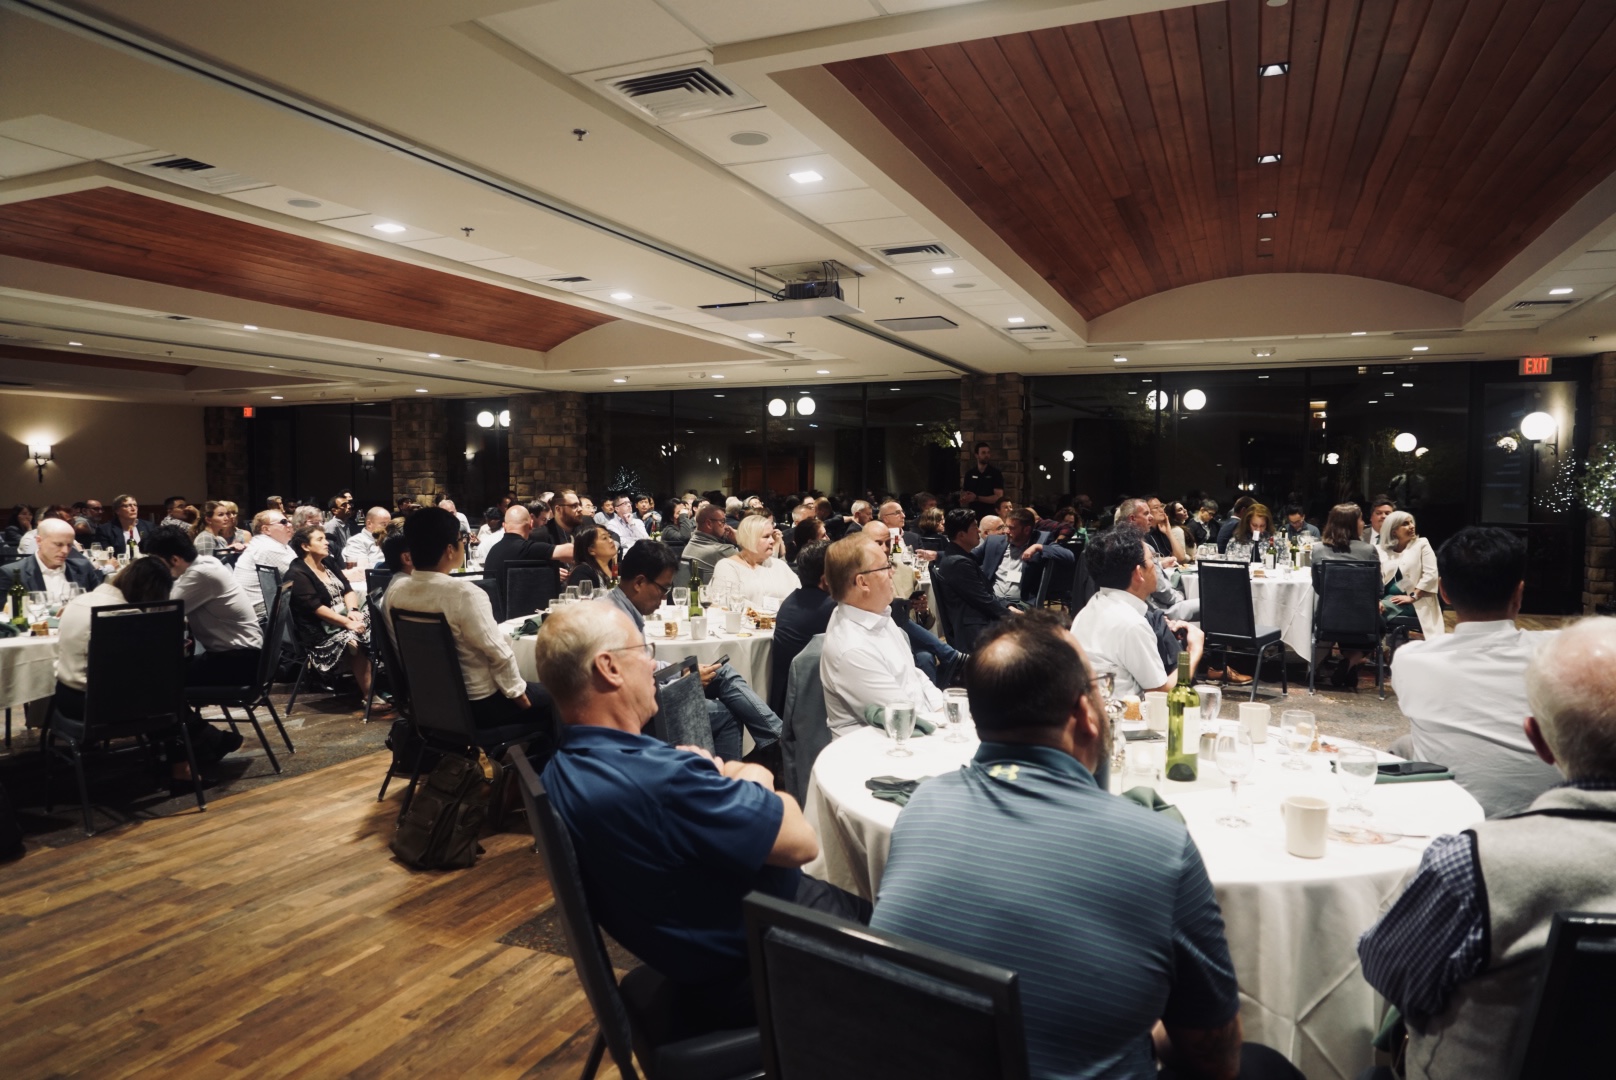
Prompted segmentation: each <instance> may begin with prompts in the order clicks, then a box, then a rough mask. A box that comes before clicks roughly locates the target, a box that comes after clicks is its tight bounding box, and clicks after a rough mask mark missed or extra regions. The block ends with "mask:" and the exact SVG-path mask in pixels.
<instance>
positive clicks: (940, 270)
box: [931, 266, 954, 277]
mask: <svg viewBox="0 0 1616 1080" xmlns="http://www.w3.org/2000/svg"><path fill="white" fill-rule="evenodd" d="M931 272H932V273H934V274H936V275H937V276H938V277H942V276H944V275H946V274H952V273H953V272H954V268H953V267H952V266H934V267H932V268H931Z"/></svg>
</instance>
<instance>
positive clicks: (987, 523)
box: [943, 511, 1006, 550]
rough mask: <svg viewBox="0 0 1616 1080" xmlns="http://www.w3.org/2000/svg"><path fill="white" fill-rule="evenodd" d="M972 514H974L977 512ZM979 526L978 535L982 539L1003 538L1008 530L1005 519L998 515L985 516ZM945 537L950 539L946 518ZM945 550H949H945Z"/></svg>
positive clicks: (944, 522)
mask: <svg viewBox="0 0 1616 1080" xmlns="http://www.w3.org/2000/svg"><path fill="white" fill-rule="evenodd" d="M972 512H973V513H974V512H975V511H972ZM978 526H979V527H978V530H977V535H978V536H979V537H981V538H986V537H989V536H1003V535H1004V532H1005V529H1006V525H1005V523H1004V518H1002V517H1000V516H999V515H998V514H983V515H982V520H981V521H980V522H979V523H978ZM943 537H944V539H947V537H948V519H947V518H946V517H945V518H944V519H943ZM944 550H947V549H946V548H945V549H944Z"/></svg>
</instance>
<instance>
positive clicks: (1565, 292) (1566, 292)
mask: <svg viewBox="0 0 1616 1080" xmlns="http://www.w3.org/2000/svg"><path fill="white" fill-rule="evenodd" d="M1574 291H1575V290H1573V289H1568V288H1560V289H1550V290H1549V295H1550V296H1570V295H1571V294H1572V293H1573V292H1574Z"/></svg>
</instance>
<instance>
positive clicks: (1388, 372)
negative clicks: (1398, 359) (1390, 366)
mask: <svg viewBox="0 0 1616 1080" xmlns="http://www.w3.org/2000/svg"><path fill="white" fill-rule="evenodd" d="M1381 374H1382V375H1396V374H1397V372H1395V371H1382V372H1381Z"/></svg>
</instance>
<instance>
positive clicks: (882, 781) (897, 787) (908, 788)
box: [864, 776, 931, 806]
mask: <svg viewBox="0 0 1616 1080" xmlns="http://www.w3.org/2000/svg"><path fill="white" fill-rule="evenodd" d="M930 779H931V777H929V776H922V777H921V778H920V779H919V780H905V779H903V778H902V777H899V776H872V777H870V778H869V779H868V780H866V781H864V786H865V787H867V788H869V789H870V794H871V795H874V796H875V797H876V798H877V799H880V800H882V801H883V802H889V803H896V804H897V805H899V806H908V805H909V796H911V795H913V794H914V793H915V788H917V787H919V786H920V785H921V783H922V782H924V781H926V780H930Z"/></svg>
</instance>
